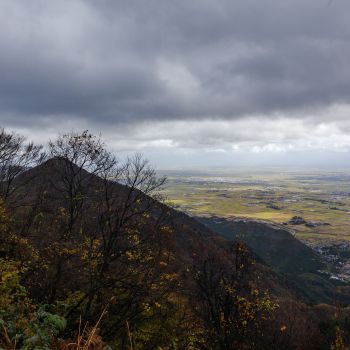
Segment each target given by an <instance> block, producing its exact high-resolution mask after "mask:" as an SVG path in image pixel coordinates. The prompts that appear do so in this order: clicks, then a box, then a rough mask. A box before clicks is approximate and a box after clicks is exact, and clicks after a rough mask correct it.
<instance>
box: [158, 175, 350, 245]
mask: <svg viewBox="0 0 350 350" xmlns="http://www.w3.org/2000/svg"><path fill="white" fill-rule="evenodd" d="M167 174H168V182H167V185H166V187H165V189H164V194H165V195H166V197H167V199H168V201H169V203H171V204H172V205H173V206H174V207H177V208H179V209H181V210H183V211H185V212H187V213H188V214H190V215H192V216H219V217H226V218H227V217H244V218H250V219H260V220H266V221H271V222H274V223H278V224H284V225H285V227H286V228H288V229H289V230H291V231H292V232H293V233H295V236H296V237H297V238H299V239H301V240H303V241H307V242H308V243H309V244H314V243H316V242H317V243H321V242H322V243H323V244H327V242H328V243H331V244H332V243H335V242H342V241H343V242H344V241H350V230H349V227H350V172H348V173H347V172H345V171H337V172H324V171H322V172H320V171H313V172H305V171H293V172H277V171H265V172H259V173H249V172H246V173H243V172H229V171H223V170H222V171H219V170H217V171H202V172H185V171H183V172H181V171H172V172H169V171H168V172H167ZM295 216H297V217H301V218H302V219H304V221H305V222H304V223H299V224H296V223H295V222H290V220H291V219H292V218H293V217H295Z"/></svg>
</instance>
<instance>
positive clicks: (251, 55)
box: [0, 0, 350, 149]
mask: <svg viewBox="0 0 350 350" xmlns="http://www.w3.org/2000/svg"><path fill="white" fill-rule="evenodd" d="M349 13H350V2H349V1H348V0H334V1H332V2H329V1H328V0H307V1H305V0H293V1H292V0H288V1H281V0H264V1H261V0H235V1H233V0H190V1H189V0H177V1H170V0H149V1H142V0H138V1H136V0H128V1H124V0H120V1H119V0H86V1H83V0H75V1H71V0H61V1H47V0H32V1H26V0H0V52H1V55H0V77H1V79H0V121H1V124H3V125H5V126H10V127H15V128H17V129H21V130H26V131H27V134H29V135H30V130H35V129H36V130H38V128H40V129H39V131H38V134H40V135H41V134H42V133H45V132H46V131H47V132H52V131H53V129H55V126H56V125H57V121H58V120H59V121H60V126H62V127H63V126H65V127H66V128H69V127H70V128H73V127H75V126H76V125H78V126H79V127H80V126H83V127H84V128H85V127H90V126H92V128H95V129H96V128H98V129H99V130H102V131H107V133H109V134H110V138H111V139H112V138H113V137H112V136H111V135H112V134H113V133H114V132H116V134H117V135H118V139H119V142H120V143H123V142H124V143H128V142H129V143H128V145H127V146H125V145H124V144H123V145H122V146H121V147H124V148H125V147H126V148H128V147H129V148H133V147H132V146H130V142H131V144H133V143H136V146H135V147H134V148H139V147H141V148H142V145H145V144H146V145H149V142H150V140H151V138H152V136H150V131H152V130H153V131H154V132H155V134H154V135H155V136H154V138H155V142H156V143H155V144H154V145H157V142H158V145H163V146H164V145H165V146H167V147H168V146H169V147H170V146H174V147H176V145H177V146H179V147H194V148H195V147H197V146H198V147H203V144H204V145H205V147H207V146H208V147H224V148H230V147H231V148H232V147H235V142H236V143H237V142H238V143H239V142H246V143H248V144H249V142H251V140H258V146H259V147H262V149H263V147H264V143H265V146H266V144H267V145H268V144H270V143H271V142H276V143H277V144H280V143H283V142H284V147H287V148H288V145H289V143H290V142H292V141H290V140H291V136H290V134H293V133H295V134H297V135H296V136H295V135H294V134H293V135H294V136H293V137H294V139H293V140H294V141H293V142H296V143H298V142H299V141H300V138H302V137H304V138H305V135H307V134H308V132H309V129H307V126H306V125H307V124H302V125H303V127H302V128H301V127H300V123H304V122H305V121H306V122H308V123H309V122H310V123H311V124H312V126H311V127H310V128H312V127H314V126H315V125H316V126H319V125H320V124H321V123H326V124H327V123H334V122H336V123H337V122H338V121H339V123H338V124H337V125H336V126H335V127H334V128H335V129H336V130H338V131H339V130H340V131H339V133H338V134H339V135H342V136H343V140H344V142H347V140H348V136H347V135H348V132H349V127H348V125H347V124H346V123H345V124H344V123H343V122H342V120H344V119H345V120H346V119H347V118H348V114H347V111H348V110H349V109H348V108H347V107H348V105H350V60H349V57H350V24H349V23H350V22H349ZM334 106H335V107H336V106H342V108H343V109H344V110H345V111H346V113H344V112H342V113H336V112H334V110H333V109H332V108H333V107H334ZM324 110H328V111H330V112H329V113H324ZM270 118H275V119H276V120H279V123H280V124H276V125H280V128H284V127H288V128H289V131H288V132H283V130H282V129H279V130H275V133H277V135H279V136H278V137H277V138H276V140H275V141H274V140H272V141H271V138H272V136H271V133H268V132H266V133H265V134H266V136H265V139H264V137H263V136H264V135H265V134H264V133H262V134H259V132H258V131H259V130H257V129H259V122H256V121H257V120H258V121H259V120H260V121H262V123H264V120H265V121H266V120H269V119H270ZM208 120H219V121H220V123H218V124H217V125H216V126H215V124H213V123H211V124H210V123H207V121H208ZM237 120H238V121H239V120H244V121H246V123H245V124H244V123H243V124H239V123H238V124H237V123H235V121H237ZM252 120H253V122H252ZM281 120H282V121H281ZM283 120H284V122H283ZM291 120H297V121H298V122H297V123H296V124H295V125H294V129H293V123H291ZM182 121H183V122H186V123H187V124H181V123H180V124H179V123H178V122H182ZM224 121H225V122H224ZM226 122H228V123H229V124H223V123H226ZM134 123H136V124H137V123H138V124H139V125H140V124H142V125H143V127H145V129H144V130H145V134H142V132H140V131H138V132H137V133H136V135H132V132H131V131H130V124H134ZM149 123H154V125H155V127H154V128H153V129H152V126H150V124H149ZM160 123H163V124H162V125H161V124H160ZM191 123H192V124H191ZM193 123H194V124H193ZM198 123H199V124H198ZM201 123H202V124H201ZM230 123H231V124H230ZM179 125H180V126H179ZM186 125H187V126H188V128H192V131H189V130H186V132H182V131H181V130H184V129H186ZM223 125H224V126H223ZM266 125H271V126H272V125H273V124H266ZM113 126H114V127H115V128H118V129H115V130H116V131H114V129H113ZM238 127H239V128H241V130H240V131H237V129H235V131H234V132H232V133H230V132H228V131H227V130H229V128H238ZM250 127H251V128H255V130H254V132H252V133H249V132H247V130H246V129H249V128H250ZM193 128H195V129H196V130H195V132H194V131H193ZM269 128H270V129H271V127H269ZM342 128H344V129H342ZM346 128H347V129H346ZM265 129H266V128H265ZM291 129H293V130H292V131H291ZM321 129H322V128H321ZM28 130H29V131H28ZM272 130H274V129H273V128H272ZM310 130H311V129H310ZM317 130H319V129H317ZM346 130H348V131H346ZM31 132H32V133H34V131H31ZM326 134H327V133H326V132H324V133H323V134H322V135H321V136H320V135H319V134H317V132H316V134H315V135H316V136H317V137H318V138H317V140H322V137H323V138H326V137H327V135H326ZM338 134H337V133H335V135H338ZM316 136H315V137H316ZM188 138H191V140H190V141H188ZM203 138H205V140H204V141H203ZM157 140H158V141H157ZM218 140H219V141H218ZM147 142H148V143H147ZM159 142H160V143H159ZM216 143H217V144H216ZM320 143H322V142H321V141H320ZM302 144H303V143H302ZM304 144H305V142H304ZM215 145H216V146H215ZM252 147H254V146H252Z"/></svg>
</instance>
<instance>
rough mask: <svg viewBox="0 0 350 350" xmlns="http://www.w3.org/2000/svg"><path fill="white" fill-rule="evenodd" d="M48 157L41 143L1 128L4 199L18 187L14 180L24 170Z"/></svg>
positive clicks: (0, 185) (0, 167)
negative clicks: (28, 140)
mask: <svg viewBox="0 0 350 350" xmlns="http://www.w3.org/2000/svg"><path fill="white" fill-rule="evenodd" d="M45 158H46V154H45V152H44V151H43V147H42V146H41V145H34V143H32V142H26V139H25V138H24V137H23V136H20V135H18V134H16V133H15V132H8V131H6V130H5V129H4V128H1V129H0V196H1V197H2V199H3V200H4V201H6V200H7V199H8V197H9V196H10V194H11V193H13V191H14V190H15V189H18V187H13V186H12V184H13V181H14V180H15V178H16V177H17V176H18V175H20V174H21V173H22V172H24V171H26V170H28V169H29V168H31V167H34V166H36V165H38V164H40V163H41V162H43V160H44V159H45Z"/></svg>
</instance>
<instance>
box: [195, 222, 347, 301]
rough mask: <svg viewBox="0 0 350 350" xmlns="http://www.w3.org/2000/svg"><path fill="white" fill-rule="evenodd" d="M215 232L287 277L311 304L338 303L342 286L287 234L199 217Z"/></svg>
mask: <svg viewBox="0 0 350 350" xmlns="http://www.w3.org/2000/svg"><path fill="white" fill-rule="evenodd" d="M198 220H199V221H201V222H202V223H203V224H205V225H206V226H207V227H208V228H210V229H211V230H213V231H214V232H216V233H218V234H221V235H223V236H224V237H226V238H227V239H230V240H236V239H241V240H242V241H244V242H246V243H247V244H248V246H249V247H251V249H252V250H253V251H254V252H255V253H256V254H257V255H258V256H259V257H260V258H261V259H262V260H263V261H264V262H265V263H266V264H268V265H269V266H271V267H273V268H275V269H276V271H277V272H279V273H281V274H283V275H284V276H286V278H287V279H288V280H289V281H290V282H291V283H293V284H294V285H295V286H296V288H298V290H299V291H300V292H301V293H302V294H303V295H304V297H306V298H307V299H308V300H309V301H312V302H329V303H332V302H333V301H334V300H340V301H342V302H348V301H349V296H348V295H347V294H344V293H343V292H341V288H338V289H339V290H337V287H341V286H342V285H343V284H342V283H339V282H334V281H332V280H330V279H329V277H328V276H327V275H325V274H324V273H322V271H324V270H326V269H328V268H330V267H329V266H327V265H326V264H325V262H324V261H323V260H322V258H321V256H320V255H319V254H318V253H316V252H315V251H313V250H312V249H311V248H309V247H308V246H306V245H305V244H303V243H302V242H301V241H299V240H298V239H296V238H295V237H294V236H293V235H292V234H291V233H290V232H289V231H287V230H285V229H283V228H281V227H280V226H276V225H272V224H270V223H267V222H261V221H254V220H247V219H225V218H218V217H213V218H198Z"/></svg>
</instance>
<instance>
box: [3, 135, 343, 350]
mask: <svg viewBox="0 0 350 350" xmlns="http://www.w3.org/2000/svg"><path fill="white" fill-rule="evenodd" d="M0 180H1V182H0V195H1V204H0V229H1V230H0V259H1V260H0V262H1V263H0V281H1V285H0V347H1V348H3V349H28V350H29V349H33V350H34V349H38V350H39V349H130V350H136V349H139V350H143V349H145V350H148V349H149V350H152V349H163V350H164V349H169V350H170V349H174V350H175V349H193V350H194V349H208V350H216V349H218V350H224V349H228V350H229V349H347V345H346V344H347V342H348V341H349V339H348V338H349V334H348V333H347V331H349V330H350V323H349V319H348V315H349V310H348V309H347V308H346V305H342V304H339V303H338V301H337V300H335V301H334V303H332V304H329V305H325V304H324V305H310V304H308V303H307V302H306V301H305V300H303V298H302V297H301V296H300V295H299V294H298V291H297V290H295V289H294V288H293V286H292V285H289V284H288V283H287V282H288V281H285V280H284V279H283V278H282V277H281V276H279V275H278V274H277V273H276V272H275V271H274V270H273V269H271V268H270V267H269V266H267V265H266V264H264V263H263V262H261V261H259V259H256V258H255V254H254V252H253V251H251V249H250V248H249V247H247V246H246V245H245V244H244V243H243V242H241V241H229V240H227V239H226V238H224V237H221V236H217V235H216V234H215V233H213V232H212V231H211V230H210V229H208V228H207V227H205V226H204V225H202V224H201V223H199V222H198V221H196V220H195V219H193V218H190V217H189V216H187V215H186V214H184V213H181V212H178V211H176V210H174V209H172V208H171V207H170V206H168V205H167V204H165V199H164V198H162V196H161V195H160V190H161V188H162V186H163V185H164V182H165V179H164V178H160V177H158V176H157V174H156V172H155V170H154V169H153V168H152V167H151V166H150V165H149V163H148V162H147V160H145V159H144V158H143V157H142V156H141V155H134V156H132V157H130V158H128V159H126V160H123V161H120V160H119V159H118V158H117V157H116V156H115V155H114V154H113V153H112V152H110V151H108V150H107V149H106V147H105V144H104V143H103V141H102V140H101V139H100V138H99V137H95V136H94V135H91V134H90V133H89V132H87V131H85V132H83V133H75V132H72V133H69V134H66V135H60V136H58V137H57V139H55V140H52V141H51V142H50V143H49V145H47V146H44V147H43V146H38V145H34V144H32V143H27V141H26V140H25V139H24V138H23V137H21V136H20V135H17V134H15V133H12V132H8V131H6V130H4V129H2V130H1V133H0Z"/></svg>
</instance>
